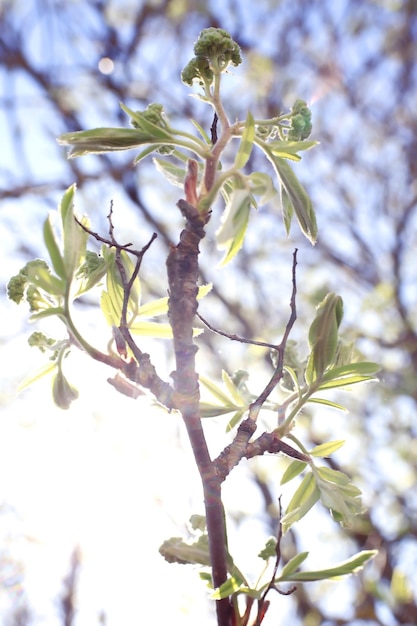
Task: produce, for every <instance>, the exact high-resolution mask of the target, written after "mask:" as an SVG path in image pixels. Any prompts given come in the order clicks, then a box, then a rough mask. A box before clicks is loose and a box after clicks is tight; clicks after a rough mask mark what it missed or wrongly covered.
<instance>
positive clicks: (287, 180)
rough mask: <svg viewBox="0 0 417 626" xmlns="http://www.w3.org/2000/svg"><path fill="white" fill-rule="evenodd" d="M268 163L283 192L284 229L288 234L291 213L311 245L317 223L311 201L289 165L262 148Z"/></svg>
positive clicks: (267, 149)
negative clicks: (270, 164) (275, 174)
mask: <svg viewBox="0 0 417 626" xmlns="http://www.w3.org/2000/svg"><path fill="white" fill-rule="evenodd" d="M263 150H264V152H265V154H266V156H267V157H268V159H269V161H270V162H271V163H272V165H273V167H274V169H275V171H276V173H277V176H278V179H279V181H280V182H281V184H282V187H283V191H285V201H284V196H283V203H284V202H285V204H284V206H285V209H286V212H287V220H286V228H287V232H288V225H287V222H288V219H289V215H290V213H291V212H292V211H293V212H294V213H295V215H296V217H297V221H298V223H299V226H300V228H301V231H302V232H303V233H304V235H305V236H306V237H307V239H309V241H311V243H312V244H315V243H316V240H317V222H316V215H315V213H314V209H313V205H312V203H311V200H310V198H309V196H308V194H307V193H306V191H305V189H304V187H303V186H302V185H301V183H300V182H299V180H298V178H297V177H296V175H295V174H294V172H293V170H292V169H291V167H290V165H289V164H288V163H287V162H286V161H285V160H284V159H281V158H279V157H277V156H275V155H274V153H273V152H272V151H271V150H270V149H269V147H267V148H265V147H264V148H263Z"/></svg>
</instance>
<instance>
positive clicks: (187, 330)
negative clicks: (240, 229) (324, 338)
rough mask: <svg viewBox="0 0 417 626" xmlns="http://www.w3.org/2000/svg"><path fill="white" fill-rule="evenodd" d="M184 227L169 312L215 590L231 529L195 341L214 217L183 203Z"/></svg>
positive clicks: (223, 613) (221, 618) (221, 616)
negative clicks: (206, 423) (202, 247)
mask: <svg viewBox="0 0 417 626" xmlns="http://www.w3.org/2000/svg"><path fill="white" fill-rule="evenodd" d="M178 206H179V208H180V210H181V212H182V214H183V216H184V218H185V222H186V223H185V228H184V230H183V231H182V233H181V235H180V241H179V243H178V245H177V246H173V247H172V248H171V250H170V252H169V255H168V258H167V271H168V285H169V301H168V314H169V319H170V324H171V327H172V331H173V336H174V350H175V361H176V370H175V372H173V374H172V377H173V379H174V385H175V391H176V394H177V401H178V404H177V408H179V410H180V411H181V414H182V417H183V419H184V423H185V426H186V428H187V432H188V436H189V439H190V443H191V447H192V449H193V453H194V457H195V460H196V463H197V466H198V470H199V472H200V476H201V481H202V485H203V492H204V502H205V509H206V523H207V534H208V539H209V550H210V562H211V567H212V578H213V586H214V587H215V588H217V587H220V585H222V584H223V583H224V582H225V581H226V579H227V550H226V527H225V520H224V510H223V504H222V500H221V481H220V479H219V477H218V475H217V472H216V467H215V465H214V463H213V462H212V460H211V458H210V454H209V450H208V447H207V442H206V438H205V435H204V431H203V427H202V424H201V416H200V408H199V405H200V392H199V384H198V375H197V372H196V367H195V354H196V352H197V346H196V345H195V344H194V341H193V323H194V319H195V314H196V311H197V306H198V304H197V293H198V287H197V281H198V276H199V266H198V255H199V243H200V241H201V239H202V238H203V237H204V235H205V231H204V227H205V225H206V223H207V221H208V219H209V213H200V212H199V211H198V210H197V209H196V208H195V207H194V206H193V205H192V204H190V203H189V202H187V201H185V200H180V201H179V202H178ZM216 611H217V623H218V626H230V623H231V610H230V602H229V600H228V598H224V599H222V600H218V601H217V602H216Z"/></svg>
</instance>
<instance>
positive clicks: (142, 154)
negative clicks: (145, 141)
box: [133, 144, 158, 165]
mask: <svg viewBox="0 0 417 626" xmlns="http://www.w3.org/2000/svg"><path fill="white" fill-rule="evenodd" d="M157 149H158V146H156V145H154V144H152V145H151V146H148V147H147V148H145V149H144V150H142V151H141V152H139V154H138V156H137V157H135V159H134V161H133V163H134V164H135V165H137V164H138V163H139V162H140V161H142V160H143V159H144V158H146V157H147V156H148V155H149V154H152V152H155V150H157Z"/></svg>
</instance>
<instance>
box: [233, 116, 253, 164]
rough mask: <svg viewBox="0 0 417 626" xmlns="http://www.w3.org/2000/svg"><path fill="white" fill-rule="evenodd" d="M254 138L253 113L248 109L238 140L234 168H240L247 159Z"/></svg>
mask: <svg viewBox="0 0 417 626" xmlns="http://www.w3.org/2000/svg"><path fill="white" fill-rule="evenodd" d="M254 139H255V124H254V120H253V115H252V113H250V112H249V111H248V115H247V118H246V122H245V127H244V129H243V133H242V138H241V140H240V145H239V150H238V152H237V155H236V159H235V168H236V169H237V170H240V169H242V167H244V166H245V165H246V163H247V162H248V160H249V157H250V154H251V152H252V148H253V140H254Z"/></svg>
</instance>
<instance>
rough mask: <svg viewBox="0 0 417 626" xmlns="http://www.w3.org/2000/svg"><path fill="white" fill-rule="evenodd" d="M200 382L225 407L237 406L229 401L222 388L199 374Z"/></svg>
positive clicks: (233, 407) (235, 407)
mask: <svg viewBox="0 0 417 626" xmlns="http://www.w3.org/2000/svg"><path fill="white" fill-rule="evenodd" d="M200 382H201V383H202V384H203V385H204V387H205V388H206V389H208V391H210V393H211V394H212V396H214V397H215V398H216V399H217V400H218V401H219V402H220V403H221V404H222V405H224V406H225V407H227V406H228V407H231V408H232V410H235V409H237V408H239V407H237V406H235V405H234V404H233V402H232V401H231V398H230V397H229V396H228V395H227V393H225V392H224V391H223V390H222V388H221V387H219V386H218V385H217V384H216V383H214V382H213V381H212V380H210V379H209V378H206V377H205V376H202V375H201V374H200Z"/></svg>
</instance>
